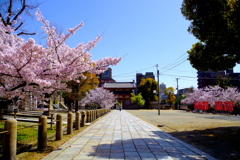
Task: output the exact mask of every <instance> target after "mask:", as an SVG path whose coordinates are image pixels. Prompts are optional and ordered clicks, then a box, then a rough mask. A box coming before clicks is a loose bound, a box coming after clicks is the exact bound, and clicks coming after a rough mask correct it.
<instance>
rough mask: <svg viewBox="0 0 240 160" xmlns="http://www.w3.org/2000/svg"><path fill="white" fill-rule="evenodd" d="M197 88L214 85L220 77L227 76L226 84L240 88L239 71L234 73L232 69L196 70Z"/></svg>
mask: <svg viewBox="0 0 240 160" xmlns="http://www.w3.org/2000/svg"><path fill="white" fill-rule="evenodd" d="M197 73H198V88H204V87H206V86H208V85H216V84H217V81H219V80H221V78H227V80H228V86H233V87H237V88H238V89H240V73H234V72H233V69H229V70H225V71H218V72H213V71H210V70H209V71H198V72H197Z"/></svg>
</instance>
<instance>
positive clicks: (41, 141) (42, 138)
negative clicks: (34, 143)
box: [37, 116, 47, 151]
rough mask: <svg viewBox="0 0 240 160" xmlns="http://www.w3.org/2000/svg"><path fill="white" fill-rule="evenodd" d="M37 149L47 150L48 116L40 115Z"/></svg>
mask: <svg viewBox="0 0 240 160" xmlns="http://www.w3.org/2000/svg"><path fill="white" fill-rule="evenodd" d="M37 149H38V150H39V151H45V150H46V149H47V116H40V117H39V125H38V147H37Z"/></svg>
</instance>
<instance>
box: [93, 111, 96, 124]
mask: <svg viewBox="0 0 240 160" xmlns="http://www.w3.org/2000/svg"><path fill="white" fill-rule="evenodd" d="M95 120H96V110H93V121H95Z"/></svg>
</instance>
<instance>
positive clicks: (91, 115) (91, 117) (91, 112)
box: [90, 110, 93, 122]
mask: <svg viewBox="0 0 240 160" xmlns="http://www.w3.org/2000/svg"><path fill="white" fill-rule="evenodd" d="M92 121H93V110H91V111H90V122H92Z"/></svg>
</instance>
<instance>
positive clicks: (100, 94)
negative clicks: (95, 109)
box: [80, 88, 117, 108]
mask: <svg viewBox="0 0 240 160" xmlns="http://www.w3.org/2000/svg"><path fill="white" fill-rule="evenodd" d="M80 103H81V105H87V104H91V103H94V104H97V105H98V106H99V107H101V108H111V107H113V106H114V105H115V104H116V103H117V101H116V98H115V96H114V94H113V93H112V92H110V91H109V90H106V89H103V88H96V89H92V90H90V92H89V93H87V96H86V97H85V98H83V99H82V100H81V101H80Z"/></svg>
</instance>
